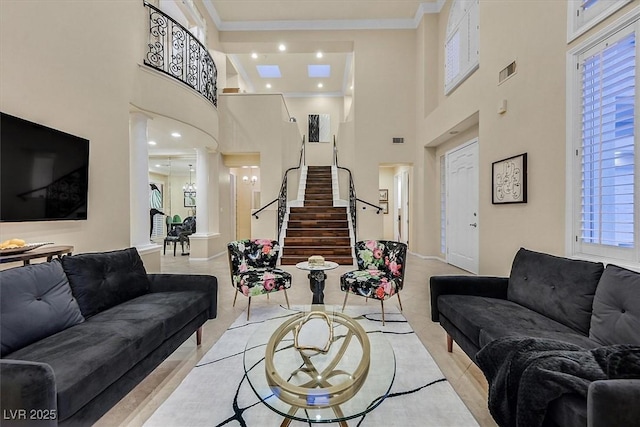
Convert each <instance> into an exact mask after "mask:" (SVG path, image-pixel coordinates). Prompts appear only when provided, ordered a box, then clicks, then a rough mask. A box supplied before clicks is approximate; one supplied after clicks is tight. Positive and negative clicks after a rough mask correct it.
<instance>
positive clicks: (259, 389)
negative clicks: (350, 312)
mask: <svg viewBox="0 0 640 427" xmlns="http://www.w3.org/2000/svg"><path fill="white" fill-rule="evenodd" d="M311 312H313V313H312V314H311V316H309V314H310V313H311ZM312 316H316V317H322V318H324V319H325V320H324V321H325V322H326V323H327V324H331V325H332V335H331V337H330V340H329V341H328V342H330V346H329V348H328V350H327V349H326V348H324V349H323V350H327V351H326V352H319V351H316V350H312V351H310V350H308V348H306V347H305V348H302V347H304V346H301V345H298V348H296V346H295V345H294V341H295V343H296V344H299V341H298V339H297V337H296V333H295V329H296V326H298V325H300V324H301V322H304V321H305V320H307V319H309V318H310V317H312ZM307 321H308V322H309V325H311V323H312V321H309V320H307ZM313 321H316V324H315V325H317V322H318V319H313ZM315 325H314V326H315ZM306 333H307V335H308V336H318V335H322V334H321V333H320V334H317V333H315V332H313V331H312V332H311V333H310V334H309V332H306ZM302 334H303V333H302V332H301V333H300V335H299V337H301V336H302ZM301 339H302V338H301ZM244 370H245V373H246V375H247V379H248V382H249V385H250V386H251V388H252V389H253V391H254V392H255V393H256V395H257V396H258V398H259V399H260V401H261V402H262V403H263V404H265V405H266V406H267V407H269V408H270V409H271V410H272V411H275V412H276V413H278V414H280V415H282V416H283V417H284V420H283V421H282V424H281V426H284V427H286V426H288V425H289V424H290V423H291V421H292V420H298V421H302V422H305V423H336V422H337V423H339V424H340V426H342V427H346V426H347V425H348V424H347V422H346V421H347V420H349V419H353V418H357V417H360V416H362V415H364V414H366V413H367V412H369V411H372V410H373V409H374V408H376V407H377V406H378V405H379V404H380V403H381V402H382V401H383V400H384V399H385V398H386V397H387V395H388V393H389V390H390V389H391V385H392V384H393V380H394V378H395V372H396V361H395V355H394V353H393V349H392V347H391V345H390V344H389V342H388V341H387V339H386V338H385V337H384V336H383V334H382V333H380V332H378V331H374V332H371V333H366V331H365V330H364V329H363V328H362V326H361V325H360V323H359V322H358V321H357V320H354V319H351V318H350V317H348V316H346V315H344V314H342V313H340V312H339V311H336V308H335V307H325V306H324V305H317V306H310V307H307V309H306V310H304V311H302V312H299V313H294V314H292V315H291V316H287V317H285V318H280V319H274V320H270V321H269V322H266V323H265V324H264V325H262V326H261V327H260V329H258V330H257V331H256V332H255V333H254V334H253V335H252V336H251V338H250V339H249V341H248V342H247V345H246V348H245V351H244Z"/></svg>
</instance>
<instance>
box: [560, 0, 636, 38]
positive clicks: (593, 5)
mask: <svg viewBox="0 0 640 427" xmlns="http://www.w3.org/2000/svg"><path fill="white" fill-rule="evenodd" d="M631 1H632V0H614V1H611V0H569V2H568V5H569V6H568V7H569V12H568V16H569V25H568V35H567V39H568V41H571V40H574V39H575V38H577V37H578V36H579V35H581V34H583V33H584V32H586V31H587V30H588V29H590V28H592V27H594V26H595V25H596V24H598V23H599V22H602V21H603V20H604V19H605V18H607V17H608V16H610V15H612V14H613V13H614V12H615V11H617V10H618V9H620V8H622V7H623V6H624V5H625V4H627V3H629V2H631Z"/></svg>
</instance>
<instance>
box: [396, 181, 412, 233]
mask: <svg viewBox="0 0 640 427" xmlns="http://www.w3.org/2000/svg"><path fill="white" fill-rule="evenodd" d="M393 185H394V191H393V194H394V202H393V229H394V232H393V234H394V240H396V241H398V242H403V243H406V244H409V171H406V170H403V171H401V172H400V173H398V174H396V175H394V176H393Z"/></svg>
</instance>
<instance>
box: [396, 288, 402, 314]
mask: <svg viewBox="0 0 640 427" xmlns="http://www.w3.org/2000/svg"><path fill="white" fill-rule="evenodd" d="M396 295H398V302H399V303H400V311H402V300H401V299H400V292H397V293H396Z"/></svg>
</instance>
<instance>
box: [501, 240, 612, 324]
mask: <svg viewBox="0 0 640 427" xmlns="http://www.w3.org/2000/svg"><path fill="white" fill-rule="evenodd" d="M603 270H604V265H603V264H602V263H600V262H590V261H582V260H574V259H568V258H561V257H556V256H553V255H548V254H544V253H540V252H533V251H530V250H527V249H524V248H521V249H520V250H519V251H518V253H517V254H516V256H515V258H514V260H513V266H512V268H511V275H510V277H509V287H508V288H507V299H508V300H509V301H513V302H515V303H518V304H520V305H523V306H525V307H527V308H530V309H531V310H534V311H537V312H538V313H540V314H543V315H545V316H547V317H550V318H551V319H553V320H555V321H557V322H560V323H562V324H564V325H567V326H569V327H570V328H573V329H574V330H576V331H579V332H581V333H583V334H585V335H587V334H588V333H589V324H590V322H591V306H592V304H593V297H594V295H595V292H596V287H597V286H598V281H599V280H600V276H602V272H603Z"/></svg>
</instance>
